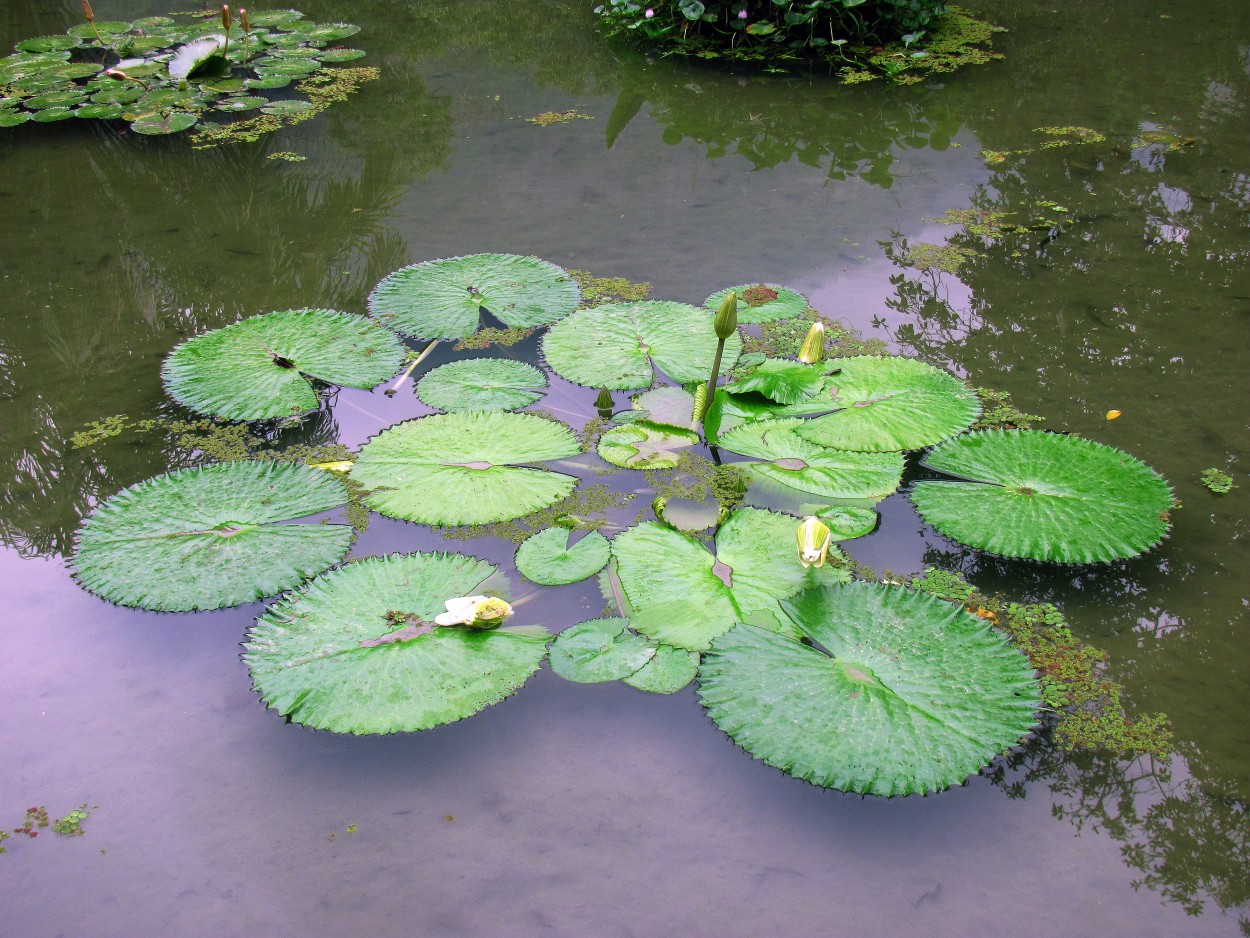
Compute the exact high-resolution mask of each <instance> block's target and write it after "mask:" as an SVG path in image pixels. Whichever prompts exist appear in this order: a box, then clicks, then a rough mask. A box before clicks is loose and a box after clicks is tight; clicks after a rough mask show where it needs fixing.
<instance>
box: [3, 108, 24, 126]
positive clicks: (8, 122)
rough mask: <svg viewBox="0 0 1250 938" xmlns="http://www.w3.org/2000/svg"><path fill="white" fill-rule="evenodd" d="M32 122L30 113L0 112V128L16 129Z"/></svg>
mask: <svg viewBox="0 0 1250 938" xmlns="http://www.w3.org/2000/svg"><path fill="white" fill-rule="evenodd" d="M28 120H30V112H29V111H10V110H4V111H0V127H16V126H17V125H18V124H24V123H26V122H27V121H28Z"/></svg>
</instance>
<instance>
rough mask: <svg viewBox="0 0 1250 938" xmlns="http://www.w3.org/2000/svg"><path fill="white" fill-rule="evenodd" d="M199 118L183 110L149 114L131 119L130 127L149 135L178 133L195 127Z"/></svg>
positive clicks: (136, 131)
mask: <svg viewBox="0 0 1250 938" xmlns="http://www.w3.org/2000/svg"><path fill="white" fill-rule="evenodd" d="M198 120H199V118H198V117H197V116H196V115H194V114H189V113H186V112H182V111H173V112H171V113H169V114H147V115H144V116H143V117H140V118H137V119H135V120H134V121H131V123H130V129H131V130H133V131H134V132H135V133H140V134H147V135H149V136H161V135H163V134H177V133H181V132H182V131H184V130H187V129H189V128H191V127H194V126H195V123H196V121H198Z"/></svg>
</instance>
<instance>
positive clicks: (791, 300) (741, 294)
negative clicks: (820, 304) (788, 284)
mask: <svg viewBox="0 0 1250 938" xmlns="http://www.w3.org/2000/svg"><path fill="white" fill-rule="evenodd" d="M730 290H733V291H734V292H735V293H737V294H738V322H740V323H761V322H774V321H776V320H779V319H793V318H794V317H795V316H802V315H803V313H805V312H806V311H807V306H808V303H807V298H806V297H805V296H803V295H802V294H800V293H796V292H794V291H793V290H789V289H787V288H785V287H779V286H776V285H774V284H766V283H744V284H742V285H741V286H738V287H727V288H726V289H724V290H717V291H716V292H715V293H713V294H712V295H711V296H709V297H708V298H707V299H706V300H704V301H703V305H704V306H706V307H707V308H708V309H710V310H712V311H713V312H715V311H716V310H718V309H720V304H721V303H722V302H724V299H725V297H726V296H728V295H729V291H730Z"/></svg>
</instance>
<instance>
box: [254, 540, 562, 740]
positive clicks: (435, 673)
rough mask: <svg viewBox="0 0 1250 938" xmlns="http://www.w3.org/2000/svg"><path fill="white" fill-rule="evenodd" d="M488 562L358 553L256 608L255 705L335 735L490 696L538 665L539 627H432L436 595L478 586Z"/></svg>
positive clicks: (443, 715)
mask: <svg viewBox="0 0 1250 938" xmlns="http://www.w3.org/2000/svg"><path fill="white" fill-rule="evenodd" d="M494 573H495V568H494V566H492V565H491V564H489V563H487V562H486V561H484V560H478V559H477V558H474V557H467V556H464V555H462V554H406V555H397V554H393V555H390V556H387V557H368V558H365V559H364V560H360V561H357V562H355V563H350V564H347V565H346V566H344V567H341V568H339V569H337V570H334V571H332V572H331V573H328V574H326V575H325V576H322V577H318V578H317V579H315V580H313V581H312V582H311V583H309V584H308V586H307V587H305V588H304V589H303V590H301V591H299V592H298V593H295V594H293V595H291V596H288V597H287V598H285V599H283V600H282V601H281V602H279V603H277V604H276V605H274V606H273V607H272V608H270V609H269V610H267V611H266V612H265V614H264V615H262V616H261V617H260V618H259V619H257V620H256V624H255V626H253V628H252V629H251V630H250V631H249V632H248V638H247V642H246V644H245V646H244V647H245V651H244V654H243V660H244V661H245V662H246V663H247V665H248V668H249V669H250V670H251V673H252V681H253V683H254V684H255V686H256V689H257V690H258V691H259V692H260V695H261V697H262V699H263V700H264V701H265V703H266V704H268V705H269V706H271V707H273V708H274V709H275V710H277V711H278V712H279V713H281V714H282V715H284V716H286V717H287V718H288V719H290V720H291V721H293V722H295V723H302V724H304V725H305V726H311V727H313V728H315V729H325V730H332V731H334V732H336V733H356V734H367V733H396V732H404V731H409V730H423V729H429V728H430V727H434V726H438V725H440V724H443V723H451V722H454V721H456V720H460V719H463V718H464V717H467V716H471V715H472V714H474V713H477V712H478V711H480V710H482V709H484V708H485V707H488V706H490V705H491V704H494V703H498V702H499V701H501V700H503V699H505V698H506V697H508V696H509V695H511V694H512V693H513V692H514V691H516V690H517V689H518V688H519V687H520V686H521V685H522V684H524V683H525V681H526V680H527V679H528V678H529V676H530V675H531V674H533V673H534V672H535V671H536V670H537V669H538V667H539V666H540V665H541V664H542V660H543V657H544V656H545V654H546V650H547V642H548V641H549V640H550V638H551V636H550V634H549V633H548V632H547V630H546V629H544V628H542V627H540V626H530V627H521V628H509V627H503V628H498V629H486V630H482V629H467V628H459V627H441V626H433V625H432V624H431V623H433V621H434V618H435V616H436V615H438V614H439V613H441V612H442V611H443V608H444V603H445V602H446V600H447V599H449V598H452V597H459V596H469V595H473V594H476V593H478V592H479V591H480V590H481V589H482V588H483V587H484V585H485V584H486V583H487V581H488V580H489V579H490V578H491V576H492V575H493V574H494Z"/></svg>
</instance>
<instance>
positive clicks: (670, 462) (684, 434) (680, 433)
mask: <svg viewBox="0 0 1250 938" xmlns="http://www.w3.org/2000/svg"><path fill="white" fill-rule="evenodd" d="M698 442H699V434H697V433H695V432H694V431H693V430H687V429H685V428H683V427H673V426H667V425H665V424H660V423H652V422H651V421H649V420H636V421H634V422H632V423H628V424H626V425H625V426H623V427H613V428H612V429H611V430H609V431H607V432H606V433H605V434H603V436H602V437H600V438H599V446H598V450H597V451H598V453H599V457H600V458H601V459H603V460H604V461H605V462H610V463H612V465H614V466H621V467H622V468H625V469H670V468H672V467H673V466H675V465H677V462H678V460H679V459H680V457H681V452H680V451H681V450H683V449H686V448H688V447H691V446H695V445H697V444H698Z"/></svg>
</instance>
